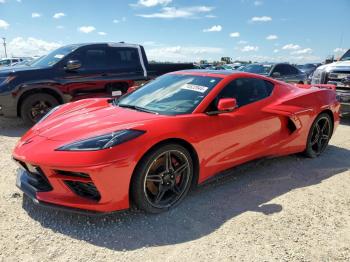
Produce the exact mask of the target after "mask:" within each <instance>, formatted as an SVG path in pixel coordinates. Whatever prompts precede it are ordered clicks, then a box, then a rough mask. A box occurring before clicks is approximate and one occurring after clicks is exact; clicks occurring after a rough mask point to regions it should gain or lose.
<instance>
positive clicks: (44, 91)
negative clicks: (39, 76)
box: [16, 87, 64, 117]
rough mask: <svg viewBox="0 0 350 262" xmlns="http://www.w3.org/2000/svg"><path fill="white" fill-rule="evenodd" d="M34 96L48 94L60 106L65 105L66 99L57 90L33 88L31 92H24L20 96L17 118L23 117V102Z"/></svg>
mask: <svg viewBox="0 0 350 262" xmlns="http://www.w3.org/2000/svg"><path fill="white" fill-rule="evenodd" d="M33 94H48V95H51V96H53V97H54V98H55V99H56V100H57V101H58V102H59V103H60V104H63V103H64V98H63V95H62V94H60V92H58V91H57V90H55V89H53V88H49V87H40V88H36V87H35V88H31V89H29V90H26V91H24V92H23V93H21V94H20V96H19V98H18V101H17V108H16V110H17V116H18V117H21V106H22V103H23V101H24V100H25V99H26V98H27V97H29V96H31V95H33Z"/></svg>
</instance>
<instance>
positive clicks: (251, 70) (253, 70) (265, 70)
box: [241, 65, 272, 75]
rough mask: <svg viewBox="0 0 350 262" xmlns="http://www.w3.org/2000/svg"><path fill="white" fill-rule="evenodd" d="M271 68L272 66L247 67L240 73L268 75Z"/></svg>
mask: <svg viewBox="0 0 350 262" xmlns="http://www.w3.org/2000/svg"><path fill="white" fill-rule="evenodd" d="M271 68H272V65H247V66H245V67H243V68H242V69H241V71H244V72H248V73H254V74H261V75H268V74H269V73H270V71H271Z"/></svg>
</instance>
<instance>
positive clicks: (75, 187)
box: [64, 180, 101, 201]
mask: <svg viewBox="0 0 350 262" xmlns="http://www.w3.org/2000/svg"><path fill="white" fill-rule="evenodd" d="M64 183H65V184H66V185H67V186H68V187H69V188H70V190H72V191H73V192H74V193H75V194H77V195H78V196H81V197H84V198H88V199H90V200H94V201H99V200H100V199H101V195H100V193H99V192H98V190H97V188H96V186H95V185H94V183H92V182H79V181H69V180H65V181H64Z"/></svg>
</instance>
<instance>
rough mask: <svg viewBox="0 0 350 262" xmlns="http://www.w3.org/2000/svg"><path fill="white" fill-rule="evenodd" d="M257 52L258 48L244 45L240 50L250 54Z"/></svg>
mask: <svg viewBox="0 0 350 262" xmlns="http://www.w3.org/2000/svg"><path fill="white" fill-rule="evenodd" d="M258 50H259V47H258V46H251V45H246V46H244V47H243V48H242V49H241V51H242V52H251V51H254V52H256V51H258Z"/></svg>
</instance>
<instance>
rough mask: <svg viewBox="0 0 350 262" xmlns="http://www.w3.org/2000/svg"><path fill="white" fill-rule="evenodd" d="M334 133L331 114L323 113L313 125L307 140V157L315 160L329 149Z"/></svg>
mask: <svg viewBox="0 0 350 262" xmlns="http://www.w3.org/2000/svg"><path fill="white" fill-rule="evenodd" d="M332 133H333V122H332V119H331V117H330V116H329V114H326V113H322V114H320V115H319V116H317V118H316V119H315V121H314V122H313V123H312V125H311V128H310V131H309V135H308V138H307V144H306V150H305V152H304V153H305V155H306V156H307V157H311V158H315V157H318V156H319V155H321V153H322V152H323V151H324V150H325V149H326V148H327V146H328V142H329V140H330V139H331V136H332Z"/></svg>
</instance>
